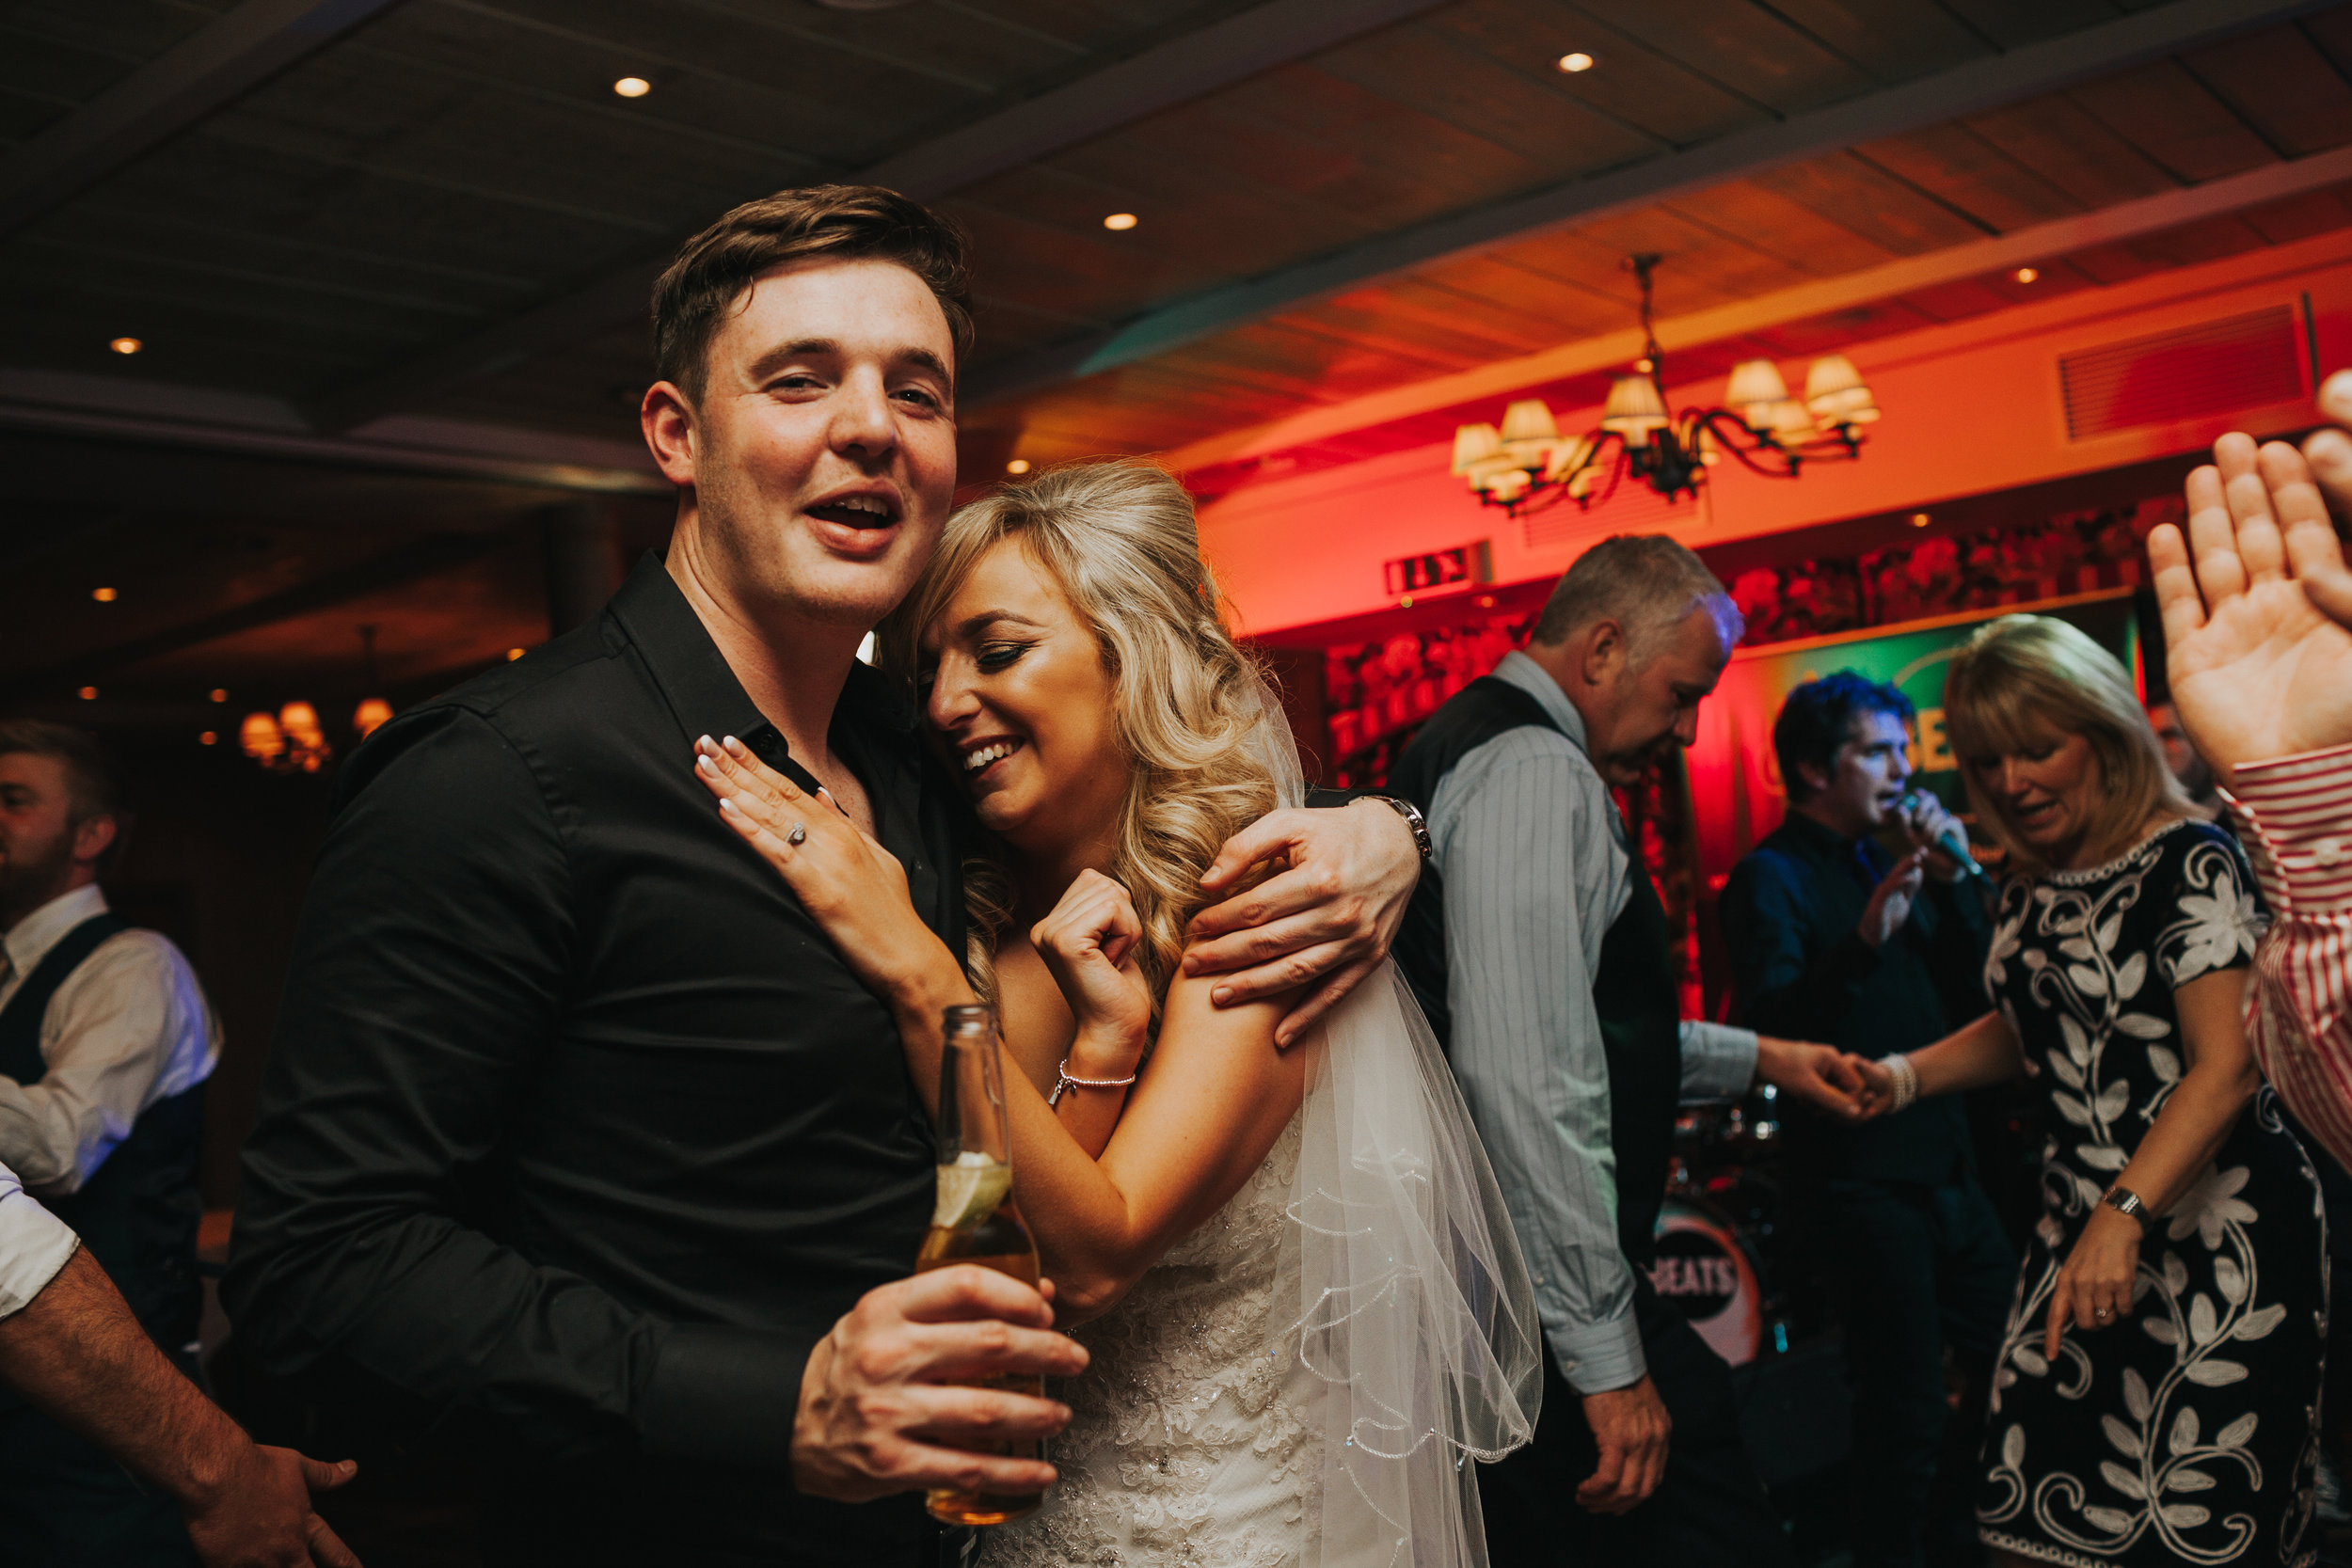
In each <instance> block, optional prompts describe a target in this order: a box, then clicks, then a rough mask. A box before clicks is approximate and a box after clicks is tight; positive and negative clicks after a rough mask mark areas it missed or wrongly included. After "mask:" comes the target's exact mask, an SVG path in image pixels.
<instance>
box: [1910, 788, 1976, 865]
mask: <svg viewBox="0 0 2352 1568" xmlns="http://www.w3.org/2000/svg"><path fill="white" fill-rule="evenodd" d="M1920 799H1921V796H1920V792H1919V791H1918V790H1915V789H1914V790H1910V791H1907V792H1906V793H1905V794H1904V796H1903V798H1902V799H1901V800H1899V801H1897V802H1896V804H1897V805H1898V806H1899V807H1900V808H1901V810H1902V811H1903V813H1904V815H1906V816H1908V815H1910V813H1911V812H1912V810H1913V809H1914V808H1915V807H1916V806H1917V805H1918V803H1919V801H1920ZM1935 847H1937V848H1938V849H1941V850H1943V851H1944V852H1945V853H1946V854H1947V855H1949V856H1951V857H1952V859H1954V860H1956V861H1958V862H1959V863H1960V871H1961V875H1962V876H1963V877H1981V876H1983V875H1984V867H1983V866H1981V865H1979V864H1978V863H1977V857H1976V856H1974V855H1972V854H1970V853H1969V852H1968V830H1967V829H1965V828H1963V827H1962V826H1961V825H1960V824H1959V823H1958V822H1947V823H1946V824H1945V825H1944V831H1943V832H1940V833H1938V834H1936V835H1935Z"/></svg>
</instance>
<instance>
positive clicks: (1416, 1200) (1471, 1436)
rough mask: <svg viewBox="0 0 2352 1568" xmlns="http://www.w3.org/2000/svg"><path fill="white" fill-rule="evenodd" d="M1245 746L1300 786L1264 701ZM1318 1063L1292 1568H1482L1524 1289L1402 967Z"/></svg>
mask: <svg viewBox="0 0 2352 1568" xmlns="http://www.w3.org/2000/svg"><path fill="white" fill-rule="evenodd" d="M1261 696H1262V700H1263V705H1264V716H1263V719H1262V721H1260V723H1259V724H1258V726H1257V730H1256V733H1255V735H1254V736H1253V737H1252V746H1253V750H1255V751H1257V752H1258V753H1259V754H1260V755H1261V757H1263V760H1264V761H1265V763H1266V765H1267V767H1268V768H1269V769H1270V770H1271V771H1272V773H1273V776H1274V779H1275V781H1276V784H1277V788H1278V789H1279V794H1280V799H1281V802H1282V803H1283V804H1284V805H1296V804H1299V803H1300V802H1301V801H1302V800H1304V798H1305V787H1304V783H1303V780H1302V776H1301V773H1300V769H1299V765H1298V752H1297V747H1296V745H1295V742H1294V741H1293V740H1292V738H1291V734H1290V727H1289V724H1288V723H1287V721H1285V720H1284V718H1283V716H1282V710H1281V708H1280V706H1279V705H1278V704H1277V703H1276V701H1275V700H1274V697H1273V695H1272V693H1271V692H1266V691H1264V689H1263V687H1262V688H1261ZM1293 1049H1295V1050H1300V1051H1305V1052H1307V1053H1309V1056H1308V1061H1307V1096H1306V1102H1305V1104H1304V1105H1303V1106H1302V1107H1301V1109H1300V1111H1299V1118H1300V1144H1299V1155H1298V1165H1297V1170H1296V1174H1295V1176H1294V1178H1293V1180H1292V1184H1291V1197H1290V1204H1289V1213H1290V1218H1291V1221H1292V1224H1291V1227H1290V1228H1289V1230H1288V1231H1287V1233H1286V1234H1285V1236H1284V1238H1283V1243H1282V1251H1281V1263H1280V1271H1279V1275H1278V1284H1277V1286H1276V1298H1275V1310H1274V1312H1273V1314H1272V1317H1271V1320H1270V1321H1271V1324H1272V1327H1273V1329H1274V1331H1275V1336H1276V1338H1275V1342H1274V1343H1273V1344H1272V1345H1271V1346H1270V1347H1269V1349H1270V1350H1271V1352H1272V1353H1273V1354H1274V1355H1275V1357H1276V1359H1277V1360H1278V1362H1280V1363H1283V1364H1285V1365H1286V1366H1287V1368H1288V1371H1287V1374H1286V1377H1285V1381H1284V1384H1283V1398H1284V1401H1285V1402H1287V1403H1289V1404H1290V1405H1291V1406H1292V1408H1293V1409H1294V1410H1295V1411H1296V1412H1297V1413H1298V1415H1299V1418H1300V1419H1301V1420H1302V1421H1303V1422H1304V1423H1305V1424H1306V1426H1307V1428H1308V1430H1309V1431H1310V1432H1311V1433H1313V1434H1315V1435H1314V1438H1313V1439H1312V1440H1311V1444H1310V1449H1309V1452H1308V1454H1307V1456H1306V1464H1307V1466H1308V1489H1307V1520H1306V1524H1307V1526H1308V1528H1307V1530H1306V1532H1305V1533H1306V1536H1307V1539H1308V1543H1309V1544H1308V1549H1307V1552H1306V1554H1305V1556H1304V1557H1303V1558H1302V1559H1301V1562H1300V1568H1484V1565H1485V1564H1486V1536H1485V1532H1484V1530H1483V1528H1481V1527H1480V1524H1479V1513H1478V1468H1477V1465H1475V1464H1474V1463H1472V1461H1475V1460H1493V1459H1499V1458H1501V1457H1502V1455H1503V1454H1505V1453H1507V1452H1509V1451H1510V1450H1511V1449H1515V1448H1518V1446H1519V1445H1521V1444H1523V1443H1525V1442H1526V1441H1527V1440H1528V1439H1529V1437H1530V1436H1531V1435H1533V1433H1534V1426H1535V1415H1536V1409H1537V1405H1538V1402H1539V1401H1540V1399H1541V1397H1542V1392H1543V1372H1542V1367H1543V1361H1542V1354H1541V1351H1540V1348H1539V1345H1540V1340H1539V1336H1540V1335H1541V1333H1542V1330H1541V1328H1540V1326H1539V1325H1538V1323H1537V1322H1536V1318H1535V1297H1534V1288H1533V1287H1532V1286H1531V1285H1530V1283H1529V1281H1528V1275H1527V1265H1526V1263H1525V1261H1524V1260H1523V1259H1521V1258H1520V1256H1519V1247H1518V1238H1517V1237H1516V1236H1515V1235H1514V1234H1513V1232H1512V1229H1511V1222H1510V1218H1509V1216H1508V1214H1507V1213H1506V1212H1505V1211H1504V1209H1503V1206H1502V1193H1501V1191H1500V1190H1499V1189H1498V1188H1497V1187H1496V1185H1495V1179H1494V1173H1493V1171H1492V1170H1491V1169H1489V1168H1488V1166H1487V1164H1486V1150H1485V1148H1483V1147H1481V1145H1480V1144H1479V1141H1478V1135H1477V1133H1476V1132H1474V1131H1473V1130H1472V1128H1471V1126H1470V1113H1469V1111H1468V1110H1467V1109H1466V1108H1465V1107H1464V1106H1463V1103H1462V1096H1461V1092H1460V1090H1459V1089H1457V1088H1456V1087H1455V1086H1454V1075H1453V1072H1452V1070H1451V1069H1448V1068H1447V1066H1446V1064H1445V1060H1444V1058H1443V1057H1442V1056H1441V1055H1440V1054H1439V1053H1438V1042H1437V1037H1436V1036H1435V1035H1433V1034H1432V1033H1431V1031H1430V1028H1429V1023H1428V1021H1427V1020H1426V1019H1425V1018H1423V1017H1422V1011H1421V1006H1420V1005H1419V1004H1418V1003H1416V1002H1415V1001H1414V1000H1413V995H1412V992H1411V990H1409V989H1408V988H1407V987H1406V983H1405V978H1404V976H1403V975H1401V974H1398V973H1397V971H1396V968H1395V965H1394V964H1393V963H1386V964H1383V965H1381V967H1380V968H1379V970H1377V971H1376V972H1375V973H1374V974H1372V975H1370V976H1368V977H1367V978H1366V979H1365V980H1364V981H1363V983H1362V984H1360V985H1359V986H1358V987H1357V988H1356V989H1355V990H1353V991H1351V992H1349V993H1348V996H1347V998H1346V999H1345V1000H1344V1001H1343V1002H1342V1003H1341V1004H1340V1006H1338V1007H1336V1008H1334V1009H1333V1010H1332V1012H1331V1013H1330V1014H1329V1015H1328V1017H1327V1019H1326V1021H1325V1022H1324V1023H1323V1024H1322V1026H1321V1027H1319V1028H1317V1029H1316V1030H1315V1031H1314V1032H1313V1033H1312V1034H1311V1036H1310V1037H1308V1038H1307V1039H1306V1040H1304V1041H1302V1042H1300V1044H1298V1045H1297V1046H1295V1047H1294V1048H1293Z"/></svg>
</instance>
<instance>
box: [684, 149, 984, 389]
mask: <svg viewBox="0 0 2352 1568" xmlns="http://www.w3.org/2000/svg"><path fill="white" fill-rule="evenodd" d="M967 249H968V245H967V242H966V241H965V239H964V237H963V230H961V229H959V228H957V227H956V226H955V225H954V224H953V223H951V222H949V221H948V220H947V219H946V218H943V217H941V216H939V215H938V214H935V213H932V212H930V210H929V209H927V208H925V207H924V206H923V205H922V204H921V203H919V202H914V201H910V200H908V199H907V198H905V197H903V196H900V195H899V194H898V192H897V191H892V190H884V189H883V188H882V186H880V185H808V186H804V187H803V188H801V189H799V190H790V191H778V192H776V194H775V195H773V196H763V197H761V198H759V199H758V200H756V201H746V202H745V203H743V205H741V206H740V207H738V208H736V209H735V210H734V211H733V212H731V213H729V214H726V215H725V216H724V217H723V218H721V219H720V220H719V221H718V222H716V223H714V224H712V225H711V226H710V227H709V228H707V229H706V230H703V231H702V232H701V233H699V234H697V235H695V236H694V237H693V238H692V239H691V240H689V241H687V242H686V247H685V248H684V249H682V250H680V251H679V252H678V254H677V260H676V261H673V262H671V263H670V270H669V271H667V272H665V273H663V274H662V275H661V277H660V281H659V282H657V283H655V284H654V286H653V368H654V373H655V374H656V375H658V376H660V378H661V379H662V380H664V381H669V382H673V383H675V384H676V385H677V386H678V387H679V388H682V389H683V390H684V391H685V393H686V395H687V396H688V397H690V398H691V399H693V400H695V401H696V402H700V401H701V399H702V395H703V384H704V380H705V378H706V375H707V372H708V369H709V356H710V341H711V340H712V339H713V338H715V337H717V336H718V335H719V324H720V323H721V321H722V320H723V319H724V317H725V315H726V313H727V310H728V309H729V308H730V307H731V306H733V305H734V304H735V302H736V301H737V300H738V299H739V298H740V297H741V296H742V294H743V292H744V291H745V290H746V289H749V288H750V287H751V286H752V283H753V281H754V280H755V279H756V278H757V277H759V275H760V274H761V273H763V272H766V271H767V270H768V269H769V268H771V267H774V266H781V265H783V264H784V263H786V262H787V261H805V260H807V259H808V258H810V257H813V256H834V257H839V258H841V259H842V260H844V261H849V260H856V259H863V258H871V259H873V260H876V261H896V262H898V264H899V265H900V266H902V267H904V268H906V269H907V270H908V271H909V272H911V273H913V274H914V276H915V277H919V278H921V279H922V280H923V281H924V282H925V283H926V284H927V285H929V286H930V291H931V297H932V298H934V299H936V300H938V301H939V309H940V310H941V311H942V312H943V313H944V314H945V315H946V318H947V330H948V332H949V333H950V334H951V335H952V336H953V337H954V339H955V344H956V357H957V359H958V360H961V359H962V357H963V356H965V355H966V354H968V353H969V352H971V348H972V266H971V261H970V260H969V257H968V255H967Z"/></svg>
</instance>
